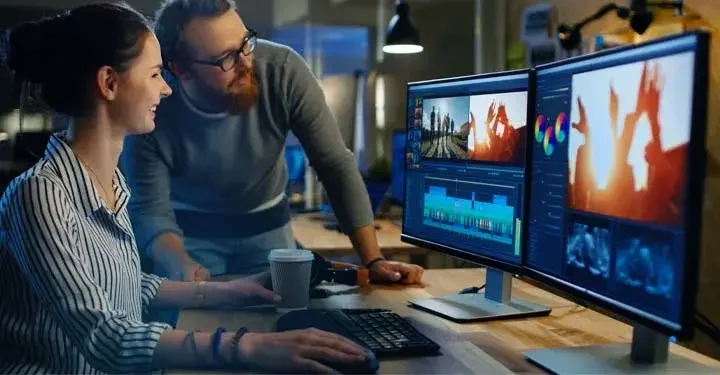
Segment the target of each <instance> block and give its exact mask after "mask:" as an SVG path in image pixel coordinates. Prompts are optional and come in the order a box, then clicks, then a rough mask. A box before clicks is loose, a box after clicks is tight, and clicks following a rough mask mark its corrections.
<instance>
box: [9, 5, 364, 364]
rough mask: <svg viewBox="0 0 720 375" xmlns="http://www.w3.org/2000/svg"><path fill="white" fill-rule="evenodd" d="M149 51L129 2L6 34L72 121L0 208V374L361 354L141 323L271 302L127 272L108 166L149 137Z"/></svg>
mask: <svg viewBox="0 0 720 375" xmlns="http://www.w3.org/2000/svg"><path fill="white" fill-rule="evenodd" d="M160 56H161V55H160V48H159V45H158V42H157V39H156V38H155V36H154V34H153V33H152V31H151V28H150V27H149V25H148V24H147V21H146V20H145V18H144V17H143V16H142V15H140V14H139V13H137V12H136V11H134V10H132V9H131V8H130V7H128V6H125V5H118V4H114V5H112V4H95V5H87V6H82V7H79V8H76V9H74V10H72V11H71V12H69V13H67V14H64V15H61V16H58V17H55V18H52V19H45V20H42V21H40V22H36V23H29V24H24V25H21V26H19V27H18V28H16V29H15V30H13V32H12V33H11V35H10V53H9V60H8V64H9V66H10V68H11V69H12V70H14V71H15V74H16V77H17V78H19V79H22V80H23V81H24V82H32V83H36V84H39V85H40V86H41V89H42V95H43V99H44V101H45V103H46V104H47V105H48V106H50V107H51V108H52V109H54V110H55V111H58V112H62V113H65V114H67V115H69V116H71V117H72V118H73V122H72V125H71V126H70V128H69V129H68V131H67V132H66V133H64V134H56V135H54V136H53V137H52V138H51V140H50V142H49V143H48V145H47V149H46V151H45V155H44V156H43V157H42V159H41V160H40V161H39V162H38V163H37V164H36V165H35V166H33V167H32V168H31V169H30V170H28V171H26V172H25V173H23V174H22V175H21V176H19V177H17V178H16V179H15V180H13V182H12V183H11V184H10V186H9V187H8V188H7V189H6V191H5V193H4V195H3V197H2V200H1V201H0V295H2V298H0V347H1V348H2V355H1V356H0V373H26V372H32V373H55V374H57V373H138V372H144V371H151V370H157V369H162V368H170V367H175V368H177V367H198V366H201V365H208V366H212V367H222V368H237V367H239V366H246V365H254V366H260V367H263V368H265V369H268V370H278V371H279V370H290V371H312V372H326V371H328V372H329V371H330V369H329V368H328V367H326V366H324V365H321V364H320V363H319V362H318V360H322V361H323V362H325V363H332V362H355V361H362V360H364V359H365V358H364V356H365V354H364V351H363V349H362V348H360V347H359V346H357V345H355V344H354V343H352V342H351V341H349V340H347V339H344V338H342V337H340V336H336V335H333V334H330V333H326V332H320V331H317V330H308V331H297V332H289V333H267V334H261V333H247V334H245V330H244V329H241V330H238V331H237V332H229V333H228V332H223V330H222V329H218V331H216V332H215V333H195V334H190V333H188V332H184V331H180V330H173V329H171V328H170V326H168V325H167V324H164V323H157V322H154V323H143V322H142V319H141V315H142V312H143V310H146V309H148V308H149V307H150V306H152V307H175V308H187V307H220V306H227V305H230V304H232V303H233V302H234V301H238V300H241V299H243V298H247V297H253V296H254V297H257V296H260V297H263V298H265V299H271V300H272V299H273V298H275V295H274V294H273V293H272V292H270V291H268V290H266V289H263V288H262V287H261V286H259V285H258V284H255V283H252V282H250V281H247V280H242V279H241V280H235V281H231V282H226V283H212V282H208V283H186V282H171V281H168V280H164V279H161V278H158V277H156V276H153V275H147V274H144V273H141V271H140V265H139V258H138V251H137V249H136V248H135V241H134V237H133V235H132V233H133V232H132V228H131V227H130V222H129V220H128V214H127V211H126V207H125V206H126V203H127V201H128V197H129V191H128V189H127V186H126V185H125V180H124V178H123V176H122V175H121V173H120V172H119V170H118V169H116V165H117V162H118V157H119V154H120V152H121V149H122V144H123V138H124V137H125V136H126V135H131V134H141V133H146V132H150V131H152V130H153V127H154V122H153V118H154V112H155V108H156V106H157V105H158V103H159V102H160V100H161V99H162V98H163V97H165V96H168V95H170V93H171V90H170V88H169V87H168V86H167V84H166V83H165V81H164V80H163V78H162V76H161V74H160V73H161V67H162V61H161V57H160Z"/></svg>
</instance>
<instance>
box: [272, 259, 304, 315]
mask: <svg viewBox="0 0 720 375" xmlns="http://www.w3.org/2000/svg"><path fill="white" fill-rule="evenodd" d="M313 259H314V256H313V253H312V252H310V251H307V250H297V249H275V250H271V251H270V255H268V262H269V263H270V276H271V277H272V285H273V290H274V291H275V293H277V294H279V295H280V297H282V301H280V302H278V303H277V304H276V305H275V307H276V309H277V311H278V312H280V313H285V312H288V311H294V310H304V309H307V308H308V305H309V304H310V275H311V273H312V263H313Z"/></svg>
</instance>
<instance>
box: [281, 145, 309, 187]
mask: <svg viewBox="0 0 720 375" xmlns="http://www.w3.org/2000/svg"><path fill="white" fill-rule="evenodd" d="M285 162H286V163H287V168H288V182H289V184H290V185H297V186H299V185H303V184H304V182H305V150H303V147H302V146H301V145H289V146H285Z"/></svg>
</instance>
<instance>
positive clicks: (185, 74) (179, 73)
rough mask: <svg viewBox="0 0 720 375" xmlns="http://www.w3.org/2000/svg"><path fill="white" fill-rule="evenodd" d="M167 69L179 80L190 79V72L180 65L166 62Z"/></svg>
mask: <svg viewBox="0 0 720 375" xmlns="http://www.w3.org/2000/svg"><path fill="white" fill-rule="evenodd" d="M168 68H170V72H171V73H172V74H173V75H174V76H175V77H178V78H179V79H188V78H190V72H189V71H187V70H186V69H185V67H183V66H182V64H179V63H177V62H175V61H168Z"/></svg>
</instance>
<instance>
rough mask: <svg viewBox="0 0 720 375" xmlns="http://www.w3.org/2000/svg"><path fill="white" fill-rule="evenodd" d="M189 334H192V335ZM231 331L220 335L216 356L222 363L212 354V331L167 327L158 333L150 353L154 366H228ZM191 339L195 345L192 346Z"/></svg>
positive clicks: (161, 367)
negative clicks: (152, 353) (217, 354)
mask: <svg viewBox="0 0 720 375" xmlns="http://www.w3.org/2000/svg"><path fill="white" fill-rule="evenodd" d="M191 335H192V336H191ZM233 335H234V333H223V334H222V336H221V338H220V345H219V347H218V348H219V351H218V352H219V355H220V357H221V359H222V362H220V361H218V359H217V357H216V356H215V355H213V349H212V336H213V333H208V332H196V333H194V334H191V333H190V332H187V331H182V330H168V331H166V332H165V333H163V334H162V336H160V341H159V342H158V344H157V347H156V348H155V353H154V355H153V367H154V368H157V369H166V368H227V367H231V366H232V365H229V364H232V362H233V358H237V357H236V356H233V353H232V351H233V350H237V348H233V345H232V338H233ZM193 339H194V344H195V345H193V342H192V341H193Z"/></svg>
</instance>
